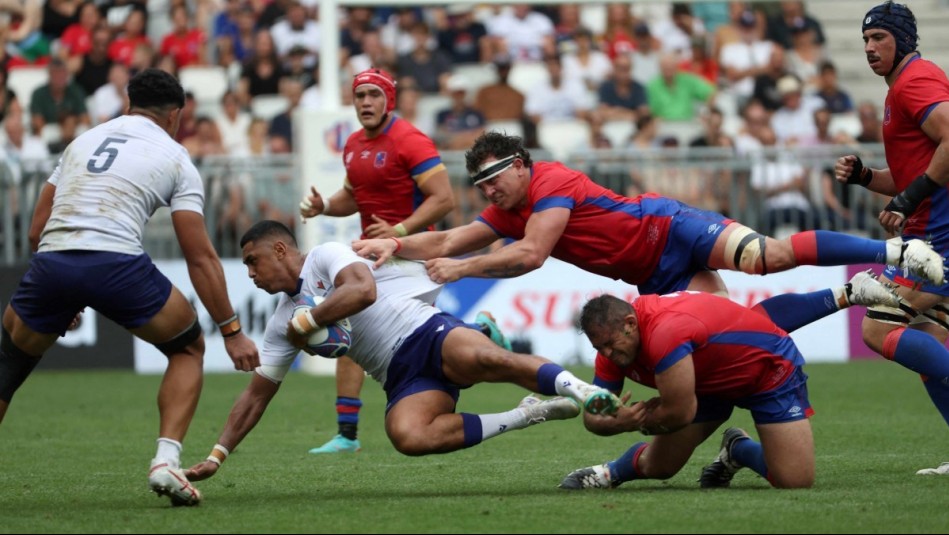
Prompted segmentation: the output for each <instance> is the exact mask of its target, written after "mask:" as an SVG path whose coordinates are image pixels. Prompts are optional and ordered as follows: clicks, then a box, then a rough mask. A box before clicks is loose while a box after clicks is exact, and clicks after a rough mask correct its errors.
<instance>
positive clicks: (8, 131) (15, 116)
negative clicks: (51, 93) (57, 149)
mask: <svg viewBox="0 0 949 535" xmlns="http://www.w3.org/2000/svg"><path fill="white" fill-rule="evenodd" d="M22 113H23V112H22V111H19V110H17V111H12V112H11V113H9V114H7V116H6V118H5V119H4V120H3V131H4V134H5V135H4V137H3V145H2V149H3V153H4V160H5V161H6V162H7V163H9V164H11V165H10V169H11V171H13V173H14V174H19V173H22V172H23V171H31V170H35V169H36V168H37V166H39V165H41V164H40V162H41V161H42V162H43V163H44V164H45V162H46V161H47V160H49V156H50V152H49V147H48V146H47V145H46V142H45V141H43V139H42V138H41V137H40V136H38V135H35V134H32V133H30V132H29V131H27V130H26V126H25V125H24V123H23V115H22ZM24 161H32V162H33V165H27V166H23V165H22V164H23V162H24ZM17 164H20V165H17ZM13 179H14V180H15V181H18V179H19V177H18V176H14V177H13Z"/></svg>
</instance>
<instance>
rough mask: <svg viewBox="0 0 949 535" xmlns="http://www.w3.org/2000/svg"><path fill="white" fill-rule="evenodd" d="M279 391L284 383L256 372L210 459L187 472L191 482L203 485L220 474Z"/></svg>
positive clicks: (239, 398)
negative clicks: (205, 481) (218, 472)
mask: <svg viewBox="0 0 949 535" xmlns="http://www.w3.org/2000/svg"><path fill="white" fill-rule="evenodd" d="M279 389H280V383H278V382H275V381H272V380H270V379H268V378H266V377H264V376H263V375H261V374H260V373H259V372H254V374H253V376H252V377H251V380H250V384H249V385H247V388H245V389H244V391H243V392H242V393H241V395H240V397H238V398H237V401H235V402H234V406H233V407H232V408H231V412H230V414H229V415H228V417H227V423H226V424H225V425H224V430H223V431H222V432H221V436H220V437H219V438H218V441H217V444H216V445H215V446H214V448H212V449H211V453H210V454H209V455H208V458H207V459H206V460H204V461H202V462H200V463H197V464H195V465H194V466H192V467H191V468H189V469H188V470H187V471H185V477H187V478H188V480H189V481H201V480H203V479H207V478H209V477H211V476H213V475H214V474H216V473H217V471H218V469H219V468H220V467H221V464H222V463H223V462H224V460H226V459H227V457H228V455H229V454H230V453H232V452H233V451H234V449H235V448H236V447H237V446H238V444H240V443H241V441H242V440H244V437H246V436H247V435H248V434H249V433H250V432H251V430H253V429H254V427H255V426H256V425H257V423H258V422H259V421H260V418H261V417H262V416H263V414H264V411H266V410H267V406H268V405H270V401H271V400H272V399H273V398H274V396H276V395H277V391H278V390H279Z"/></svg>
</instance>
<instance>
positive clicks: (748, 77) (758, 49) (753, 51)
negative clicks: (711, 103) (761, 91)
mask: <svg viewBox="0 0 949 535" xmlns="http://www.w3.org/2000/svg"><path fill="white" fill-rule="evenodd" d="M738 23H739V27H740V29H741V39H740V40H739V41H737V42H734V43H730V44H727V45H725V46H723V47H722V51H721V56H720V57H719V58H718V63H719V65H721V68H722V70H723V71H724V72H725V79H726V80H727V85H726V87H727V89H728V90H729V91H730V92H731V93H732V94H733V95H735V97H736V98H737V99H738V101H739V104H740V105H743V104H744V103H745V101H747V100H748V99H749V98H750V97H751V95H752V93H753V91H754V86H755V78H756V77H758V76H761V75H762V74H765V73H766V72H767V71H768V70H769V69H770V68H771V67H770V66H769V64H770V61H771V50H772V47H773V46H774V44H773V43H772V42H771V41H763V40H761V38H760V37H759V35H758V27H757V25H758V18H757V16H756V15H755V13H754V12H753V11H744V12H742V14H741V16H740V17H739V20H738Z"/></svg>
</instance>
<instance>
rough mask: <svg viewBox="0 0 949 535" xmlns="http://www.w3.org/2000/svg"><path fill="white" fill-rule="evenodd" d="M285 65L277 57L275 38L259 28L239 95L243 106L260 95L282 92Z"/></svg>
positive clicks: (242, 72)
mask: <svg viewBox="0 0 949 535" xmlns="http://www.w3.org/2000/svg"><path fill="white" fill-rule="evenodd" d="M282 77H283V66H282V65H281V64H280V61H279V60H278V59H277V54H276V52H275V51H274V48H273V40H272V39H271V37H270V32H268V31H267V30H266V29H261V30H257V33H256V35H255V38H254V51H253V53H251V56H250V58H249V59H248V60H247V61H245V62H244V68H243V70H242V71H241V79H240V82H239V83H238V88H237V96H238V97H239V98H240V100H241V104H242V105H243V106H249V105H250V101H251V99H252V98H254V97H256V96H258V95H275V94H277V93H279V92H280V78H282Z"/></svg>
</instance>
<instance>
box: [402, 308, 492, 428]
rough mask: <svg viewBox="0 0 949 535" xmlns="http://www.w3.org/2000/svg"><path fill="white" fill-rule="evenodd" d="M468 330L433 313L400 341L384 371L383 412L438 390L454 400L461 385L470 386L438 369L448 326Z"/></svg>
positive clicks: (446, 317) (451, 320)
mask: <svg viewBox="0 0 949 535" xmlns="http://www.w3.org/2000/svg"><path fill="white" fill-rule="evenodd" d="M459 327H462V328H465V329H472V328H473V327H471V326H470V325H468V324H466V323H464V322H462V321H461V320H459V319H458V318H456V317H454V316H451V315H448V314H445V313H444V312H443V313H441V314H436V315H434V316H432V317H431V318H430V319H429V320H428V321H426V322H425V323H424V324H422V326H421V327H419V328H418V329H415V332H413V333H412V334H410V335H409V337H408V338H406V339H405V341H404V342H402V345H401V346H399V349H398V350H396V352H395V355H393V356H392V362H390V363H389V368H388V369H387V370H386V382H385V384H384V385H383V388H384V389H385V391H386V400H387V403H386V413H388V412H389V411H390V410H391V409H392V407H394V406H395V404H396V403H398V402H399V400H401V399H402V398H404V397H406V396H411V395H412V394H417V393H419V392H425V391H427V390H439V391H441V392H445V393H447V394H448V395H450V396H451V397H452V399H454V400H455V402H456V403H457V402H458V396H459V394H460V390H461V389H462V388H468V387H469V386H471V385H456V384H454V383H452V382H451V381H449V380H448V379H447V378H446V377H445V374H444V373H443V372H442V344H444V343H445V337H446V336H448V333H449V332H450V331H451V330H452V329H457V328H459Z"/></svg>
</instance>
